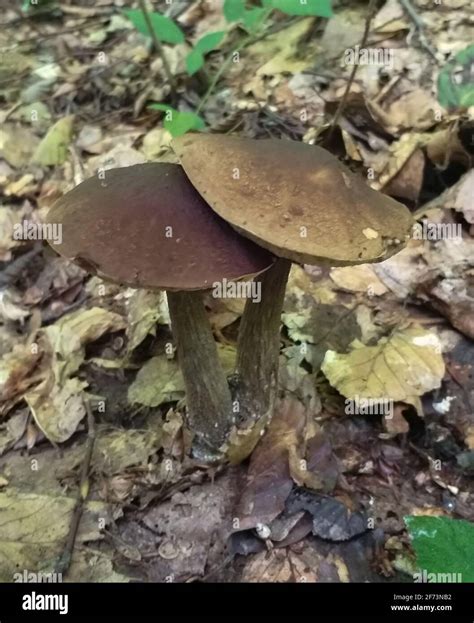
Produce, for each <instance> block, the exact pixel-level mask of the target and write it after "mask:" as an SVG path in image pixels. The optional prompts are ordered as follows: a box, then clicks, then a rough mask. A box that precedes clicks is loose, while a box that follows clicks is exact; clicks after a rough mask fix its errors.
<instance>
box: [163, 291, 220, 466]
mask: <svg viewBox="0 0 474 623" xmlns="http://www.w3.org/2000/svg"><path fill="white" fill-rule="evenodd" d="M167 297H168V307H169V312H170V318H171V328H172V331H173V335H174V337H175V340H176V344H177V350H178V360H179V365H180V367H181V371H182V373H183V378H184V385H185V389H186V405H187V406H186V408H187V417H188V423H189V427H190V428H191V430H192V431H193V432H194V433H195V439H194V441H193V453H194V456H195V457H196V458H198V459H201V460H208V461H210V460H214V459H216V458H218V457H219V452H218V450H219V448H221V446H222V445H223V444H224V442H225V440H226V437H227V433H228V432H229V429H230V426H231V425H232V397H231V394H230V390H229V386H228V384H227V378H226V376H225V374H224V371H223V369H222V366H221V364H220V361H219V357H218V354H217V347H216V343H215V341H214V336H213V334H212V330H211V327H210V324H209V321H208V318H207V315H206V310H205V307H204V302H203V299H202V294H201V292H167Z"/></svg>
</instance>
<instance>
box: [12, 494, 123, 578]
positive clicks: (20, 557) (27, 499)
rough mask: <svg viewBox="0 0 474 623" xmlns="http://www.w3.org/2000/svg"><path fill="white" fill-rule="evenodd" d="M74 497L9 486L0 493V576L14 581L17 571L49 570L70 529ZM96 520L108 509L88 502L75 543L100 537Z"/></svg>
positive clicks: (107, 517)
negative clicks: (27, 490)
mask: <svg viewBox="0 0 474 623" xmlns="http://www.w3.org/2000/svg"><path fill="white" fill-rule="evenodd" d="M75 503H76V501H75V498H74V497H67V496H64V495H49V494H48V493H46V492H43V493H41V494H39V493H24V492H23V491H22V490H20V489H15V488H12V487H8V488H7V490H6V491H5V492H1V493H0V517H1V519H0V534H1V536H0V579H1V581H2V582H13V581H14V578H15V576H14V574H15V573H17V572H18V571H19V570H23V569H27V570H28V571H32V572H35V571H44V572H51V571H53V569H54V564H55V562H56V560H57V558H58V556H59V555H60V554H61V553H62V549H63V548H64V545H65V540H66V537H67V534H68V532H69V526H70V521H71V517H72V512H73V509H74V506H75ZM99 519H102V520H103V521H104V522H105V523H106V524H107V523H108V522H109V521H110V519H111V517H110V512H109V510H108V508H107V505H106V504H104V503H103V502H92V501H91V502H88V503H87V504H86V507H85V512H84V513H83V517H82V520H81V523H80V526H79V532H78V536H77V542H78V543H83V542H85V541H93V540H97V539H100V538H101V532H100V530H99Z"/></svg>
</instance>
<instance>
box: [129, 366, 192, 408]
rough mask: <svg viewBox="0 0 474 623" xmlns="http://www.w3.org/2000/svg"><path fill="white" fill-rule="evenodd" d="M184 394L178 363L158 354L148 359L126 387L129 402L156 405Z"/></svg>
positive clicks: (148, 405) (176, 398)
mask: <svg viewBox="0 0 474 623" xmlns="http://www.w3.org/2000/svg"><path fill="white" fill-rule="evenodd" d="M183 396H184V381H183V376H182V374H181V370H180V369H179V366H178V363H177V362H176V361H175V360H174V359H168V358H167V357H166V356H165V355H159V356H158V357H153V358H152V359H149V360H148V361H147V362H146V363H145V365H144V366H143V367H142V368H141V369H140V370H139V372H138V374H137V376H136V378H135V380H134V382H133V383H132V384H131V385H130V387H129V388H128V401H129V402H130V404H137V403H138V404H142V405H145V406H147V407H158V406H159V405H160V404H163V403H164V402H172V401H174V400H179V399H180V398H182V397H183Z"/></svg>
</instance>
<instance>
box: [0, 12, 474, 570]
mask: <svg viewBox="0 0 474 623" xmlns="http://www.w3.org/2000/svg"><path fill="white" fill-rule="evenodd" d="M416 11H417V12H418V14H419V17H420V19H421V21H422V22H423V23H424V25H425V27H424V32H423V37H421V36H420V34H421V33H419V32H417V29H416V27H415V26H414V25H413V24H412V23H411V22H410V19H409V17H408V16H407V14H406V13H405V12H404V11H403V10H402V8H401V6H400V3H398V2H396V1H395V0H388V1H387V2H385V3H383V4H382V6H381V7H380V8H379V10H378V12H377V14H376V15H375V17H374V19H373V22H372V26H371V38H370V41H371V42H372V43H371V46H368V48H369V50H370V49H371V47H373V48H377V46H381V47H382V48H384V47H385V48H386V47H387V46H391V47H390V48H389V52H390V54H391V57H390V58H389V60H390V62H389V63H385V64H384V65H382V66H380V65H377V64H375V65H374V64H370V63H368V64H364V63H362V64H361V65H360V66H359V67H358V71H357V75H356V79H355V81H354V82H353V83H352V86H351V89H350V93H349V94H348V98H347V101H346V104H345V107H344V109H343V113H342V115H341V116H340V118H339V121H338V126H337V127H336V128H335V132H334V135H333V137H332V139H331V140H332V143H331V148H332V150H333V151H334V152H335V153H336V154H337V155H339V156H340V157H342V158H344V159H345V160H346V161H347V162H348V163H349V164H350V166H351V167H352V168H354V170H356V171H359V172H360V173H361V174H363V175H367V177H368V181H369V183H370V184H371V185H372V186H373V187H374V188H377V189H380V190H382V191H383V192H385V193H387V194H390V195H392V196H394V197H395V198H398V199H401V200H402V201H404V202H406V203H407V204H408V205H409V207H410V208H411V209H412V210H413V211H414V212H415V215H416V217H417V220H418V223H419V228H421V232H422V236H421V239H420V237H417V236H416V235H415V236H414V237H413V240H411V241H410V243H409V244H408V246H407V247H406V249H405V250H403V251H402V252H401V253H399V254H398V255H396V256H394V257H392V258H390V259H389V260H387V261H385V262H383V263H382V264H379V265H377V264H376V265H373V266H368V265H366V266H358V267H347V268H333V269H331V268H330V267H304V268H303V267H298V266H294V267H293V269H292V273H291V275H290V280H289V286H288V291H287V295H286V301H285V309H284V314H283V317H282V323H283V324H282V334H281V337H282V351H281V358H280V369H281V371H280V391H281V402H280V406H279V409H278V411H277V412H276V414H275V416H274V418H273V421H272V422H271V423H270V425H269V426H268V428H267V430H266V432H265V433H264V435H263V436H262V437H261V439H260V442H259V444H258V445H257V446H256V448H255V450H254V452H253V454H252V455H251V457H250V458H249V460H248V461H247V462H244V463H243V464H241V465H236V466H233V467H225V468H221V469H217V470H215V469H214V468H211V469H208V468H203V467H202V466H200V465H196V464H195V463H193V461H191V460H190V459H189V458H188V456H187V450H188V448H189V432H188V431H187V430H186V426H185V424H184V422H183V409H184V401H183V398H184V391H183V383H182V378H181V376H180V373H179V370H178V368H177V364H176V361H175V358H174V350H173V349H172V350H171V351H170V349H169V344H172V336H171V332H170V327H169V316H168V314H167V309H166V302H165V298H164V296H163V295H162V294H159V293H152V292H144V291H123V290H120V289H119V288H117V287H115V286H112V285H110V284H107V283H104V282H102V281H101V280H100V279H98V278H92V279H90V278H88V277H87V275H86V274H85V273H84V271H82V270H81V269H79V268H77V267H75V266H73V265H71V264H68V263H66V262H65V261H64V260H62V259H61V258H53V256H52V255H51V254H49V253H48V252H47V251H46V250H45V249H44V248H41V245H39V246H40V249H39V251H38V248H35V246H34V245H35V243H34V241H20V240H14V239H13V237H12V230H13V227H14V225H15V224H18V223H21V222H22V221H23V220H24V219H27V220H30V221H33V222H35V223H40V222H41V220H42V218H43V217H44V216H45V214H46V212H47V210H48V208H49V207H50V206H51V205H52V203H54V201H55V199H56V198H58V197H60V196H61V195H62V194H63V193H64V192H66V191H67V190H68V189H70V188H72V187H73V186H74V185H75V184H76V183H78V182H79V181H81V180H82V179H83V178H84V177H87V176H89V175H93V174H95V172H96V171H97V169H99V168H101V167H103V168H111V167H114V166H127V165H131V164H135V163H138V162H145V161H147V160H152V161H171V160H170V159H172V158H173V157H172V156H170V154H169V138H170V137H169V133H168V131H167V130H166V128H164V125H163V116H162V112H160V111H156V110H155V111H153V110H152V109H150V108H148V107H147V104H149V103H153V102H160V101H164V100H165V99H166V97H167V95H168V93H169V85H168V84H167V83H166V80H165V77H164V73H163V64H162V61H161V59H158V58H156V57H155V56H154V54H153V53H152V51H151V48H150V46H149V45H148V42H147V40H146V38H145V37H143V35H141V34H140V33H138V32H136V31H135V30H134V29H133V27H131V25H130V23H129V21H128V20H127V19H125V18H124V16H123V15H121V14H120V13H117V12H115V10H112V11H111V13H110V14H109V13H106V14H104V13H102V12H101V10H100V7H95V8H94V7H92V8H90V10H88V11H84V13H83V14H80V13H79V14H78V15H75V16H74V17H73V18H71V19H69V18H67V17H66V14H65V13H62V9H61V8H60V9H59V14H58V18H57V20H56V21H54V22H51V23H50V22H47V21H38V22H37V23H36V18H35V17H32V18H31V19H30V20H22V21H21V22H20V23H19V25H18V32H13V29H12V28H8V27H7V28H5V29H4V32H2V34H1V43H2V45H4V44H5V45H8V46H11V45H12V44H13V43H15V41H14V39H15V37H17V36H20V34H21V36H22V37H23V38H24V39H25V43H23V44H22V45H21V47H20V48H19V49H9V52H8V54H6V55H4V56H5V63H3V65H2V68H1V69H0V91H1V94H2V106H1V109H0V119H1V122H2V128H1V131H0V186H1V189H0V192H1V195H2V196H1V199H2V205H1V207H0V224H1V227H0V259H1V261H2V267H1V268H2V275H1V281H0V355H1V359H0V390H1V394H0V395H1V402H0V505H1V506H2V508H3V509H4V512H2V517H3V519H2V522H0V523H2V525H3V523H4V522H5V519H7V520H8V524H5V525H6V526H7V527H5V529H4V530H2V531H1V533H2V538H1V539H0V549H1V551H2V557H1V558H2V562H1V564H0V576H1V579H2V580H3V581H8V580H11V575H12V573H14V568H13V567H12V561H15V562H16V563H17V564H18V565H19V566H20V567H21V568H25V569H29V570H31V571H39V570H43V571H45V572H48V571H51V570H52V569H53V568H54V565H55V562H56V560H57V558H58V556H60V555H61V552H62V550H63V547H64V542H65V540H66V538H67V535H68V526H69V523H70V519H71V514H72V509H73V506H74V500H75V492H76V490H77V487H78V483H79V472H80V468H81V464H82V461H83V457H84V452H85V419H86V411H87V405H88V404H91V405H93V407H94V410H95V416H96V418H97V420H98V427H97V439H96V444H95V449H94V453H93V456H92V462H91V478H90V479H91V493H90V496H89V501H88V502H87V503H86V507H85V512H84V515H83V519H82V521H81V525H80V529H79V534H78V539H77V544H76V548H75V550H74V555H73V561H72V566H71V568H70V571H69V574H68V579H69V580H78V581H129V580H130V579H131V578H137V577H139V578H141V579H145V580H146V579H148V580H151V581H164V580H165V578H166V577H169V576H170V575H172V576H173V577H174V578H175V581H193V580H197V579H199V580H203V579H206V578H209V579H210V580H214V579H221V580H224V581H231V580H233V581H235V580H237V581H251V582H252V581H278V582H298V581H307V582H313V581H335V582H347V581H385V580H386V579H387V578H390V577H393V576H395V577H401V575H400V574H406V573H408V574H410V573H413V569H414V567H413V554H412V550H411V545H410V541H409V539H408V535H407V533H406V526H405V524H404V521H403V516H404V515H413V516H415V517H419V518H424V517H427V518H432V517H438V516H439V517H449V518H455V519H463V520H466V521H470V522H472V521H473V519H474V517H473V512H472V508H473V491H472V483H471V481H470V480H469V479H468V476H472V473H473V469H474V467H473V465H474V459H473V454H472V453H473V452H474V420H473V413H474V410H473V404H474V395H473V383H472V378H473V376H472V368H473V365H474V359H473V350H472V342H471V341H470V340H472V338H473V327H472V316H473V313H472V312H473V302H472V298H473V297H472V271H473V268H474V266H473V258H474V252H473V246H472V245H473V242H472V240H473V234H474V231H473V215H472V200H471V198H472V141H470V137H471V135H472V103H470V99H469V98H470V97H471V95H470V93H471V92H472V90H471V91H470V90H469V85H468V83H467V82H466V81H465V80H464V77H465V75H466V69H465V67H467V66H468V60H469V58H470V56H469V54H470V51H469V44H470V42H471V41H472V33H471V32H470V31H469V26H468V20H467V19H466V18H467V15H468V3H467V2H464V1H463V0H456V1H454V0H453V1H449V2H448V1H446V2H445V3H444V7H443V11H441V12H440V11H434V10H432V7H431V6H430V4H429V3H426V2H421V1H420V2H417V3H416ZM16 17H17V16H16V14H14V13H13V12H12V11H10V10H9V9H8V10H7V12H6V14H5V16H4V17H3V19H4V20H7V22H8V20H9V19H13V20H14V19H15V18H16ZM88 20H94V22H92V21H91V22H90V23H89V22H88ZM364 20H365V9H364V10H363V7H357V6H354V7H336V8H335V11H334V17H333V18H332V19H331V20H323V19H321V18H317V19H315V18H312V17H305V16H299V17H298V16H296V17H293V18H291V19H290V18H288V17H287V16H285V15H284V14H283V13H281V14H278V16H277V18H276V19H275V21H274V22H272V23H271V27H270V29H269V32H268V36H264V37H263V38H262V39H261V40H260V41H258V42H256V43H254V45H252V46H249V47H248V48H244V49H243V50H242V53H241V62H240V63H235V64H234V67H233V68H232V71H230V72H229V73H228V74H227V75H224V76H223V77H222V81H221V82H220V83H219V84H218V87H217V89H216V92H215V93H214V94H212V95H211V96H210V97H209V99H208V101H207V103H206V105H204V106H203V109H202V111H201V114H202V116H203V119H204V120H205V122H206V123H207V124H208V125H209V126H211V127H212V128H213V130H214V131H220V132H222V131H229V130H230V131H235V129H236V128H237V129H238V131H240V132H242V133H243V134H245V135H247V136H251V137H255V138H264V137H268V136H277V137H282V138H290V139H293V140H303V141H306V142H310V143H311V142H314V141H315V140H318V142H323V143H324V141H325V140H326V139H327V126H328V122H330V120H331V118H333V116H334V113H335V110H336V108H337V106H338V105H339V103H340V102H341V99H342V98H343V97H344V92H345V90H346V86H347V78H348V75H349V73H350V71H351V66H350V65H347V64H345V63H343V62H341V57H342V56H343V54H344V53H345V51H346V50H347V49H350V48H354V46H356V45H357V44H358V43H359V41H360V39H361V34H362V32H363V29H364ZM32 21H34V22H35V24H34V25H35V29H33V28H32V26H33V24H32ZM66 21H67V25H68V28H70V29H71V31H70V32H65V33H59V32H56V29H58V28H59V29H60V28H61V25H62V24H64V23H66ZM178 21H179V23H180V24H181V26H186V28H187V34H189V37H190V39H189V40H190V42H196V41H198V40H199V39H200V38H202V36H203V35H206V34H207V33H208V32H210V31H221V30H225V29H226V27H227V26H226V22H225V20H224V19H223V14H222V10H221V7H220V6H219V3H204V4H202V6H201V5H200V6H198V5H197V4H196V3H194V4H193V5H191V6H190V7H188V8H186V10H185V11H184V12H183V13H182V14H181V15H180V17H179V18H178ZM36 28H40V29H41V30H42V31H43V30H44V32H46V33H47V34H48V36H46V37H39V36H38V33H37V32H36ZM273 30H275V32H273ZM20 31H21V33H20ZM335 33H338V35H339V34H341V36H335ZM342 33H343V35H344V36H342ZM238 34H239V26H237V25H236V24H234V25H233V26H231V27H230V28H229V31H228V33H227V35H226V37H225V38H224V39H223V40H222V41H221V43H220V44H219V47H218V49H216V50H214V51H213V52H212V55H211V57H210V63H211V67H212V68H214V70H215V68H219V63H222V62H223V60H224V58H225V53H226V52H227V51H228V50H229V49H230V48H232V46H233V45H234V44H235V41H236V40H237V36H238ZM104 46H106V47H107V53H106V57H108V58H106V59H105V62H104V63H101V62H100V61H98V56H97V55H98V54H99V53H100V52H103V48H104ZM165 48H166V54H167V58H168V59H169V63H170V66H171V67H172V71H173V73H174V76H175V78H176V79H177V80H178V81H179V82H180V84H181V85H183V86H184V87H185V90H186V100H185V101H184V100H183V101H182V102H181V103H180V105H182V111H183V112H192V110H193V109H194V108H195V105H196V104H197V103H198V101H199V96H200V93H199V86H198V85H199V80H198V79H196V80H195V81H190V80H189V78H188V77H186V75H185V57H186V54H187V53H188V51H189V46H188V45H187V44H185V43H179V44H178V45H177V46H176V47H175V48H172V47H171V46H169V45H165ZM64 50H67V51H68V53H69V52H70V53H71V55H70V56H68V57H67V58H66V59H64V58H61V57H62V55H63V53H64ZM430 50H431V52H430ZM433 50H434V56H435V57H436V59H437V62H435V61H434V58H433V54H432V52H433ZM76 52H77V53H78V54H76ZM38 59H40V60H38ZM249 76H252V78H250V79H249ZM456 76H459V77H460V80H458V79H457V78H456V79H455V77H456ZM436 90H437V91H438V93H437V95H436ZM469 106H470V107H469ZM180 110H181V108H180ZM334 139H336V140H334ZM328 145H329V143H328ZM367 172H369V174H367ZM447 226H450V227H451V228H452V229H451V231H453V232H456V233H457V234H458V233H459V232H460V235H455V236H449V235H448V236H445V237H442V238H441V239H436V237H431V238H430V235H429V232H430V228H431V231H434V229H435V228H438V230H440V228H441V231H442V228H443V227H444V228H445V231H449V229H446V227H447ZM423 228H424V229H423ZM423 232H424V233H423ZM207 304H208V309H209V314H210V319H211V322H212V325H213V329H214V332H215V335H216V337H217V338H218V340H219V344H220V348H219V350H220V353H221V356H222V358H223V360H224V362H225V366H226V370H227V371H228V373H229V374H231V373H232V371H233V367H234V362H235V342H236V336H237V330H238V322H239V317H240V315H241V313H242V309H243V305H242V301H237V300H222V301H216V299H214V298H208V300H207ZM374 388H375V390H374ZM377 390H378V393H377ZM374 395H376V396H378V397H379V398H388V399H389V400H392V401H393V402H394V407H393V417H392V418H391V419H387V418H385V417H380V414H375V415H369V414H366V413H363V412H362V413H348V412H347V400H349V401H350V400H354V399H355V398H356V397H358V398H359V399H363V398H365V397H367V398H373V397H374ZM262 432H263V431H262ZM235 456H237V458H238V451H237V452H236V454H235ZM438 461H439V462H440V463H438ZM439 466H441V469H438V467H439ZM132 501H133V504H134V508H131V507H130V502H132ZM5 513H8V515H5V516H4V514H5ZM31 516H33V517H34V518H35V521H34V524H31ZM99 519H103V520H104V522H102V523H101V524H100V525H103V526H104V527H103V529H99V528H98V525H99V522H98V520H99ZM415 549H416V546H415ZM117 560H119V561H120V565H117ZM119 567H120V568H119Z"/></svg>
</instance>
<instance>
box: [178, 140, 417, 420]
mask: <svg viewBox="0 0 474 623" xmlns="http://www.w3.org/2000/svg"><path fill="white" fill-rule="evenodd" d="M173 145H174V149H175V151H176V153H177V154H178V156H179V158H180V161H181V164H182V166H183V168H184V170H185V172H186V174H187V176H188V177H189V179H190V180H191V182H192V184H193V185H194V187H195V188H196V189H197V190H198V191H199V192H200V193H201V194H202V195H203V197H205V199H206V201H207V203H208V204H209V205H210V206H211V208H213V209H214V210H215V211H216V212H217V214H219V215H220V216H221V217H222V218H224V219H225V220H226V221H227V222H228V223H230V224H231V225H232V226H233V227H234V228H235V229H236V230H237V231H238V232H239V233H241V234H243V235H244V236H247V237H248V238H250V239H251V240H253V241H255V242H256V243H257V244H259V245H261V246H262V247H264V248H265V249H268V250H269V251H271V252H272V253H274V254H275V255H276V256H278V257H280V258H285V259H281V260H279V261H278V262H277V263H276V264H275V265H274V266H273V267H272V268H270V270H269V271H268V272H267V273H266V274H264V275H262V276H261V278H260V282H261V286H262V292H261V302H260V303H258V304H255V303H252V302H250V301H249V302H248V303H247V305H246V307H245V310H244V314H243V316H242V319H241V329H240V335H239V344H238V348H239V353H238V372H239V377H240V378H239V380H240V384H241V387H242V388H241V398H240V399H241V402H242V407H241V411H242V412H243V418H244V420H245V419H246V418H248V417H250V418H251V419H253V420H257V419H259V418H261V417H266V415H267V414H268V413H271V410H272V404H273V400H274V397H275V394H276V389H277V387H276V386H277V372H278V351H279V336H280V314H281V311H282V305H283V298H284V293H285V286H286V282H287V278H288V272H289V268H290V261H293V262H298V263H305V264H321V263H322V264H325V265H326V266H327V265H329V266H347V265H351V264H364V263H368V262H380V261H382V260H385V259H386V258H388V257H390V255H393V254H394V253H396V252H397V251H399V250H400V249H401V248H402V247H403V246H404V244H405V243H406V241H407V240H408V238H409V236H410V232H411V228H412V224H413V219H412V217H411V214H410V212H409V211H408V210H407V208H406V207H405V206H403V205H402V204H400V203H398V202H397V201H394V200H393V199H391V198H389V197H386V196H384V195H382V194H381V193H378V192H376V191H374V190H373V189H371V188H370V187H369V186H368V185H367V184H366V183H365V181H364V180H363V179H361V178H360V177H358V176H356V175H354V174H353V173H352V172H351V171H350V170H349V169H348V168H347V167H345V166H344V165H343V164H342V163H341V162H339V160H337V158H335V157H334V156H333V155H332V154H331V153H329V152H328V151H326V150H325V149H322V148H320V147H317V146H314V145H307V144H304V143H299V142H295V141H289V140H277V139H264V140H253V139H248V138H244V137H240V136H227V135H225V136H224V135H212V134H190V135H186V136H183V137H179V138H177V139H174V141H173Z"/></svg>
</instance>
